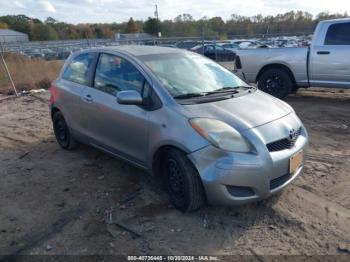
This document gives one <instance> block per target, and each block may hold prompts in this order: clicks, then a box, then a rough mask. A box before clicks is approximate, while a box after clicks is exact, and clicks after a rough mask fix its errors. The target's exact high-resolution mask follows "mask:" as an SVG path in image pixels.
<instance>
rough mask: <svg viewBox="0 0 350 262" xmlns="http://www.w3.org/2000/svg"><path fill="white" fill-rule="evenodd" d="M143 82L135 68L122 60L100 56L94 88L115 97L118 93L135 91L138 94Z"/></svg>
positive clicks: (108, 55)
mask: <svg viewBox="0 0 350 262" xmlns="http://www.w3.org/2000/svg"><path fill="white" fill-rule="evenodd" d="M144 82H145V78H144V77H143V75H142V74H141V73H140V72H139V71H138V70H137V68H136V67H135V66H134V65H133V64H131V63H130V62H129V61H127V60H126V59H124V58H121V57H118V56H116V55H111V54H101V55H100V57H99V61H98V64H97V67H96V74H95V80H94V87H95V88H96V89H98V90H100V91H103V92H106V93H109V94H111V95H116V94H117V93H118V92H119V91H125V90H136V91H138V92H139V93H140V94H141V93H142V88H143V85H144Z"/></svg>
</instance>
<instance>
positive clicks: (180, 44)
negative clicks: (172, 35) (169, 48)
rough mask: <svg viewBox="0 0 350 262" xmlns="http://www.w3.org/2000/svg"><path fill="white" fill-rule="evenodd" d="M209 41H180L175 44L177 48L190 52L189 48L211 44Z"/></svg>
mask: <svg viewBox="0 0 350 262" xmlns="http://www.w3.org/2000/svg"><path fill="white" fill-rule="evenodd" d="M211 43H212V42H211V41H199V40H186V41H181V42H178V43H177V44H176V47H177V48H180V49H187V50H190V49H191V48H193V47H195V46H198V45H202V44H211Z"/></svg>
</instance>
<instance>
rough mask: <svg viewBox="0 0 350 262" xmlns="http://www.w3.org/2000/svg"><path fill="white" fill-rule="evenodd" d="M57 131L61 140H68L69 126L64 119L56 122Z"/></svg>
mask: <svg viewBox="0 0 350 262" xmlns="http://www.w3.org/2000/svg"><path fill="white" fill-rule="evenodd" d="M56 133H57V137H58V139H59V140H60V141H61V142H66V141H67V127H66V124H65V123H64V121H63V120H61V119H60V120H58V121H57V122H56Z"/></svg>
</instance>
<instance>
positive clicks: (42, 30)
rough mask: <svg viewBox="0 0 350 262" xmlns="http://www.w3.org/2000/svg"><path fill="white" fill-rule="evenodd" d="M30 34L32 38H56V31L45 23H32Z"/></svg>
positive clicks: (41, 39)
mask: <svg viewBox="0 0 350 262" xmlns="http://www.w3.org/2000/svg"><path fill="white" fill-rule="evenodd" d="M30 35H31V38H32V40H36V41H47V40H57V39H58V35H57V32H56V31H55V30H54V29H53V28H52V27H51V26H50V25H47V24H33V25H32V27H31V31H30Z"/></svg>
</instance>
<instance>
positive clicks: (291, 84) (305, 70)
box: [237, 18, 350, 98]
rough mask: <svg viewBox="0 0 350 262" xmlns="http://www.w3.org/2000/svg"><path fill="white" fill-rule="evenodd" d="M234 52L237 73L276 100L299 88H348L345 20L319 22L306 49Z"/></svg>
mask: <svg viewBox="0 0 350 262" xmlns="http://www.w3.org/2000/svg"><path fill="white" fill-rule="evenodd" d="M237 52H238V56H239V59H237V63H238V64H237V67H238V69H239V70H238V71H237V73H238V74H240V75H241V77H243V78H244V79H245V80H246V81H248V82H250V83H253V82H256V83H258V87H259V89H261V90H263V91H265V92H267V93H269V94H271V95H274V96H276V97H279V98H284V97H286V96H287V95H288V94H289V93H290V92H292V91H295V90H297V89H298V88H299V87H309V86H317V87H340V88H350V59H349V57H350V19H349V18H346V19H334V20H327V21H322V22H319V24H318V25H317V28H316V30H315V33H314V37H313V40H312V43H311V46H310V47H309V48H272V49H266V50H264V49H262V50H261V49H260V50H258V49H254V50H239V51H237Z"/></svg>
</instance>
